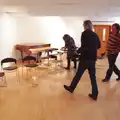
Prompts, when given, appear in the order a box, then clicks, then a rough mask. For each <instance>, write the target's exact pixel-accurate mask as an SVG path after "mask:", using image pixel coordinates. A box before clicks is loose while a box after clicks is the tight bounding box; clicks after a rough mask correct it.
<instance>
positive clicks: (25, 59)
mask: <svg viewBox="0 0 120 120" xmlns="http://www.w3.org/2000/svg"><path fill="white" fill-rule="evenodd" d="M31 60H33V61H35V62H36V58H35V57H33V56H25V57H24V58H23V62H25V61H31Z"/></svg>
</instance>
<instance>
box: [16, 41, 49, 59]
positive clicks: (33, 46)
mask: <svg viewBox="0 0 120 120" xmlns="http://www.w3.org/2000/svg"><path fill="white" fill-rule="evenodd" d="M50 46H51V44H46V43H23V44H17V45H16V46H15V49H16V50H18V51H20V52H21V59H23V57H24V53H25V54H26V55H31V54H32V52H31V51H30V49H36V48H44V47H50Z"/></svg>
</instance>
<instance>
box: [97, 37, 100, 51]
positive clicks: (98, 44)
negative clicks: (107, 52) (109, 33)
mask: <svg viewBox="0 0 120 120" xmlns="http://www.w3.org/2000/svg"><path fill="white" fill-rule="evenodd" d="M97 40H98V48H97V49H100V48H101V42H100V39H99V37H98V36H97Z"/></svg>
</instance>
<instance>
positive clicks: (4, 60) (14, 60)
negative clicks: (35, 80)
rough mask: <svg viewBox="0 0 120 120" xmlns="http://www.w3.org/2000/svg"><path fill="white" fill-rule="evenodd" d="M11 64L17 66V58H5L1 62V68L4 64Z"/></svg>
mask: <svg viewBox="0 0 120 120" xmlns="http://www.w3.org/2000/svg"><path fill="white" fill-rule="evenodd" d="M10 62H13V63H15V64H17V60H16V59H15V58H4V59H3V60H2V61H1V66H2V65H3V64H4V63H10Z"/></svg>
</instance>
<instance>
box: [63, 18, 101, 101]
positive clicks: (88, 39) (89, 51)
mask: <svg viewBox="0 0 120 120" xmlns="http://www.w3.org/2000/svg"><path fill="white" fill-rule="evenodd" d="M83 26H84V29H85V31H84V32H83V33H82V36H81V47H80V48H79V49H78V53H80V54H81V56H80V62H79V66H78V70H77V72H76V75H75V76H74V78H73V80H72V82H71V84H70V86H67V85H64V88H65V89H66V90H68V91H69V92H71V93H72V92H74V90H75V88H76V86H77V84H78V82H79V80H80V78H81V77H82V75H83V73H84V72H85V70H86V69H87V70H88V72H89V76H90V79H91V85H92V93H91V94H89V97H90V98H92V99H93V100H97V96H98V87H97V82H96V68H95V65H96V60H97V50H98V49H99V48H100V40H99V38H98V36H97V34H96V33H94V32H93V31H92V27H93V25H92V22H91V21H90V20H86V21H84V24H83Z"/></svg>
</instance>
